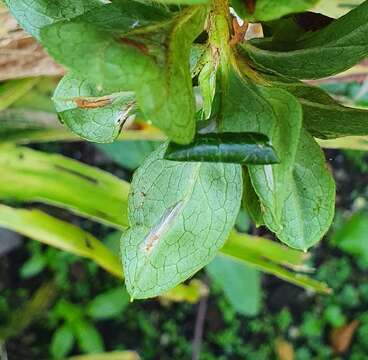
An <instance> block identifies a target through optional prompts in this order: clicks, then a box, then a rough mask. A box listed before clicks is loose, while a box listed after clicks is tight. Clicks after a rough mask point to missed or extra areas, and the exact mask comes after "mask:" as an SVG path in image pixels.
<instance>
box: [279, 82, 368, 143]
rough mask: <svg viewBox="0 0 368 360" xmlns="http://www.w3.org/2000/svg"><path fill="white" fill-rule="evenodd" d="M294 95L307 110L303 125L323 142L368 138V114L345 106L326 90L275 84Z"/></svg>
mask: <svg viewBox="0 0 368 360" xmlns="http://www.w3.org/2000/svg"><path fill="white" fill-rule="evenodd" d="M273 85H274V86H278V87H281V88H283V89H286V90H287V91H289V92H291V93H292V94H294V95H295V96H296V97H297V98H298V100H299V102H300V103H301V105H302V107H303V124H304V126H305V128H307V129H308V130H309V132H310V133H312V135H314V136H316V137H318V138H321V139H333V138H338V137H342V136H364V135H368V111H367V110H364V109H355V108H351V107H347V106H343V105H341V104H339V103H338V102H337V101H335V100H334V99H333V98H331V96H330V95H328V94H327V93H326V92H325V91H324V90H322V89H320V88H317V87H314V86H310V85H307V84H305V83H301V82H298V83H295V82H285V81H284V82H281V81H276V82H273Z"/></svg>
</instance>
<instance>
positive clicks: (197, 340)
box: [192, 295, 208, 360]
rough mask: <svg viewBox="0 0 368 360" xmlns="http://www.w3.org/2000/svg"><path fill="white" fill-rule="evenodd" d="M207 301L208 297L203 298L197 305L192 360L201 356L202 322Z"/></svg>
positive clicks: (197, 359) (196, 359)
mask: <svg viewBox="0 0 368 360" xmlns="http://www.w3.org/2000/svg"><path fill="white" fill-rule="evenodd" d="M207 301H208V296H207V295H206V296H203V297H202V298H201V300H200V302H199V305H198V311H197V318H196V323H195V328H194V338H193V345H192V360H199V355H200V354H201V346H202V338H203V328H204V321H205V319H206V313H207Z"/></svg>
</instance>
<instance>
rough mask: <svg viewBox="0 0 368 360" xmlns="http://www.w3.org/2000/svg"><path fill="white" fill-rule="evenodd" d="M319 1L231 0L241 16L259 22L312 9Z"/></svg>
mask: <svg viewBox="0 0 368 360" xmlns="http://www.w3.org/2000/svg"><path fill="white" fill-rule="evenodd" d="M317 2H318V0H293V1H290V0H278V1H277V3H275V1H274V0H245V1H244V0H243V1H242V0H231V6H232V7H234V9H235V11H236V12H237V13H238V14H239V16H240V17H241V18H244V19H246V20H248V21H250V22H258V21H270V20H274V19H279V18H281V17H283V16H285V15H288V14H292V13H297V12H304V11H306V10H309V9H311V8H312V7H313V6H314V5H315V4H316V3H317ZM247 4H249V5H247ZM252 4H254V5H252Z"/></svg>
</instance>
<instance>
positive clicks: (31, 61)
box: [0, 9, 65, 81]
mask: <svg viewBox="0 0 368 360" xmlns="http://www.w3.org/2000/svg"><path fill="white" fill-rule="evenodd" d="M64 73H65V70H64V69H63V68H62V67H61V66H60V65H58V64H56V63H55V62H54V61H53V60H52V59H51V58H50V57H49V56H48V55H47V54H46V53H45V51H44V50H43V49H42V47H41V45H39V44H38V43H37V41H36V40H35V39H33V38H32V37H31V36H30V35H28V34H27V33H26V32H25V31H23V30H22V29H21V28H20V27H19V26H18V24H17V22H16V21H15V20H14V19H13V18H12V17H11V15H10V14H9V13H8V12H7V11H4V10H3V9H0V81H3V80H9V79H16V78H24V77H33V76H61V75H64Z"/></svg>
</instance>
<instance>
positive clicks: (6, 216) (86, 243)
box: [0, 205, 123, 278]
mask: <svg viewBox="0 0 368 360" xmlns="http://www.w3.org/2000/svg"><path fill="white" fill-rule="evenodd" d="M0 226H1V227H4V228H6V229H9V230H13V231H16V232H18V233H20V234H22V235H24V236H27V237H29V238H31V239H33V240H36V241H39V242H42V243H44V244H48V245H51V246H54V247H56V248H58V249H61V250H64V251H67V252H70V253H72V254H75V255H78V256H83V257H87V258H90V259H92V260H93V261H95V262H96V263H97V264H99V265H100V266H101V267H102V268H104V269H105V270H106V271H108V272H110V273H112V274H113V275H115V276H117V277H120V278H121V277H122V275H123V272H122V267H121V264H120V261H119V258H118V257H117V256H116V255H115V254H113V253H111V252H110V250H109V249H107V248H106V247H105V246H104V245H103V244H102V243H101V242H100V241H98V240H97V239H96V238H95V237H94V236H92V235H91V234H89V233H87V232H85V231H83V230H82V229H80V228H78V227H76V226H74V225H72V224H69V223H67V222H64V221H61V220H58V219H56V218H54V217H52V216H50V215H47V214H45V213H43V212H42V211H38V210H22V209H13V208H11V207H8V206H5V205H0Z"/></svg>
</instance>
